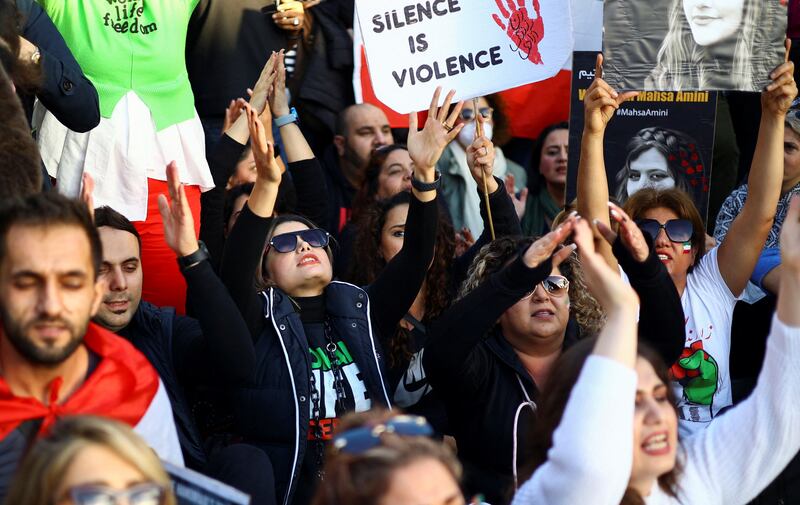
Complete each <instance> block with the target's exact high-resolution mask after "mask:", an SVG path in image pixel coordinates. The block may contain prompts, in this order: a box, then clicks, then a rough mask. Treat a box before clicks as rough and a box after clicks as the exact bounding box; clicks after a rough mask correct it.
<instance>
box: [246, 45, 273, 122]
mask: <svg viewBox="0 0 800 505" xmlns="http://www.w3.org/2000/svg"><path fill="white" fill-rule="evenodd" d="M277 77H278V53H275V52H273V53H272V54H271V55H270V57H269V59H268V60H267V63H266V64H265V65H264V68H263V69H261V75H260V76H259V77H258V81H256V85H255V86H254V87H253V92H252V94H251V95H250V106H251V107H253V108H254V109H255V110H256V111H257V112H258V113H259V114H261V113H262V112H263V111H264V108H265V107H266V106H267V98H268V96H269V92H270V90H271V89H272V85H273V83H274V82H275V80H276V79H277Z"/></svg>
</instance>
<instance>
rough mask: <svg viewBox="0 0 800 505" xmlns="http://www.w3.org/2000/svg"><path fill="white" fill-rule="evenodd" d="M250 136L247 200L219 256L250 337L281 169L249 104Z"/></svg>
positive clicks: (259, 318)
mask: <svg viewBox="0 0 800 505" xmlns="http://www.w3.org/2000/svg"><path fill="white" fill-rule="evenodd" d="M245 110H246V112H247V116H248V122H249V127H250V131H251V137H252V146H253V157H254V158H255V161H256V170H257V177H256V182H255V185H254V186H253V191H252V192H251V193H250V199H249V200H248V201H247V203H246V204H245V206H244V209H243V210H242V213H241V214H240V215H239V218H238V219H237V220H236V224H235V225H234V226H233V229H231V232H230V235H228V240H227V241H226V243H225V251H224V253H223V255H222V265H221V267H220V277H221V278H222V281H223V282H224V283H225V286H226V287H227V288H228V291H229V292H230V294H231V297H232V298H233V300H234V301H235V302H236V305H237V306H238V307H239V310H240V312H241V313H242V315H243V316H244V318H245V320H246V321H247V325H248V327H249V328H250V332H251V334H252V335H253V337H254V338H255V337H257V336H258V334H259V333H260V329H261V328H262V327H263V324H264V323H263V311H262V309H261V307H262V303H261V300H260V298H259V296H258V294H257V293H256V287H255V273H256V272H257V270H258V268H260V267H261V264H260V262H261V256H262V254H263V253H264V246H265V242H266V239H267V233H268V232H269V223H270V218H271V217H272V213H273V210H274V208H275V200H276V198H277V196H278V186H279V185H280V181H281V169H280V167H279V166H278V164H277V163H276V162H275V157H274V150H273V146H272V144H271V143H269V142H267V139H266V133H265V131H264V125H263V124H262V123H261V120H260V119H259V118H258V115H257V114H256V112H255V111H254V110H253V109H252V107H250V106H249V105H248V106H247V107H246V108H245Z"/></svg>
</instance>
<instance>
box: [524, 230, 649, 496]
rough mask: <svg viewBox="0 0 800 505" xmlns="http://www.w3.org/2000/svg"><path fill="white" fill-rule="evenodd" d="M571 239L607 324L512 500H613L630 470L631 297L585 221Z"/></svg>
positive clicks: (633, 379) (633, 387)
mask: <svg viewBox="0 0 800 505" xmlns="http://www.w3.org/2000/svg"><path fill="white" fill-rule="evenodd" d="M575 243H576V244H577V245H578V251H579V253H580V258H581V265H582V267H583V272H584V275H585V276H586V285H587V286H588V288H589V291H590V292H591V293H592V295H593V296H594V297H595V298H596V299H597V301H598V302H600V305H602V307H603V309H604V310H605V312H606V314H607V320H606V325H605V327H604V328H603V330H602V331H601V332H600V336H599V337H598V339H597V343H596V344H595V347H594V351H593V353H592V355H590V356H589V358H588V359H587V360H586V363H585V364H584V365H583V369H582V370H581V373H580V376H579V378H578V381H577V383H576V384H575V386H574V387H573V389H572V392H571V394H570V396H569V400H568V401H567V405H566V408H565V410H564V414H563V417H562V418H561V423H560V424H559V426H558V428H557V429H556V431H555V432H554V433H553V446H552V447H551V448H550V450H549V451H548V453H547V458H548V459H547V461H546V462H545V463H544V464H542V465H541V466H539V468H538V469H537V470H536V472H535V473H534V474H533V476H532V477H531V478H530V479H529V480H528V481H527V482H526V483H525V484H524V485H523V486H522V487H521V488H520V489H519V491H518V492H517V494H516V496H515V497H514V501H513V504H514V505H521V504H534V503H547V504H549V505H561V504H564V505H567V504H574V503H596V504H600V505H616V504H618V503H620V501H621V499H622V496H623V495H624V493H625V489H626V487H627V485H628V480H629V478H630V474H631V467H632V464H633V445H632V441H633V437H632V436H631V433H633V413H634V412H633V409H634V403H635V392H636V373H635V372H634V370H633V368H634V366H635V363H636V304H637V299H636V294H635V293H634V292H633V289H631V287H630V286H628V285H626V284H625V282H624V281H623V280H622V279H621V278H620V277H619V276H618V275H616V272H614V271H613V270H612V269H611V268H610V267H609V266H608V265H607V264H606V263H605V260H604V259H603V257H602V256H600V255H599V254H598V253H597V252H596V251H595V248H594V241H593V238H592V232H591V230H590V228H589V225H588V224H587V223H586V222H585V221H584V220H581V221H580V222H578V223H577V224H576V226H575ZM587 448H591V449H590V450H587Z"/></svg>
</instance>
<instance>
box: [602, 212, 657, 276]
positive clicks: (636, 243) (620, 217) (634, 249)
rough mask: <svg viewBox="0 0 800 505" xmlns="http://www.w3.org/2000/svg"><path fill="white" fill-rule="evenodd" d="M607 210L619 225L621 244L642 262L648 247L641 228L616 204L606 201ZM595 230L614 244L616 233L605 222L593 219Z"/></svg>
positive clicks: (634, 257)
mask: <svg viewBox="0 0 800 505" xmlns="http://www.w3.org/2000/svg"><path fill="white" fill-rule="evenodd" d="M608 207H609V212H610V213H611V219H613V220H614V221H616V222H617V224H618V225H619V234H620V238H621V240H622V245H624V246H625V248H626V249H628V251H630V253H631V256H633V259H634V260H636V261H638V262H639V263H643V262H644V261H645V260H646V259H647V257H648V256H649V255H650V248H649V247H648V246H647V241H646V240H645V239H644V235H642V230H640V229H639V227H638V226H637V225H636V223H634V222H633V220H632V219H631V218H630V216H628V214H626V213H625V211H624V210H622V209H621V208H620V207H619V206H618V205H617V204H615V203H612V202H608ZM594 224H595V226H597V230H598V231H599V232H600V234H601V235H602V236H603V238H604V239H606V241H607V242H608V243H609V244H612V245H613V244H614V241H615V240H616V239H617V234H616V233H615V232H614V230H612V229H611V228H609V227H608V226H607V225H606V224H605V223H603V222H601V221H600V220H595V221H594Z"/></svg>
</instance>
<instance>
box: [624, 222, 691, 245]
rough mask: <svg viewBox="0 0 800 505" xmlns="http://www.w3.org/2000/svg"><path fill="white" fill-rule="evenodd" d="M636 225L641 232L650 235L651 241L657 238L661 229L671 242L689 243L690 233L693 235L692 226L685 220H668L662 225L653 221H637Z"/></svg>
mask: <svg viewBox="0 0 800 505" xmlns="http://www.w3.org/2000/svg"><path fill="white" fill-rule="evenodd" d="M636 224H637V225H639V228H641V230H642V231H643V232H645V233H647V234H648V235H650V236H651V237H652V238H653V240H655V239H656V237H658V234H659V233H660V232H661V229H662V228H663V229H664V231H665V232H667V238H668V239H670V240H671V241H672V242H679V243H680V242H689V241H691V240H692V233H694V226H692V222H691V221H689V220H687V219H670V220H669V221H667V222H666V223H664V224H661V223H659V222H658V221H656V220H655V219H637V220H636Z"/></svg>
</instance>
